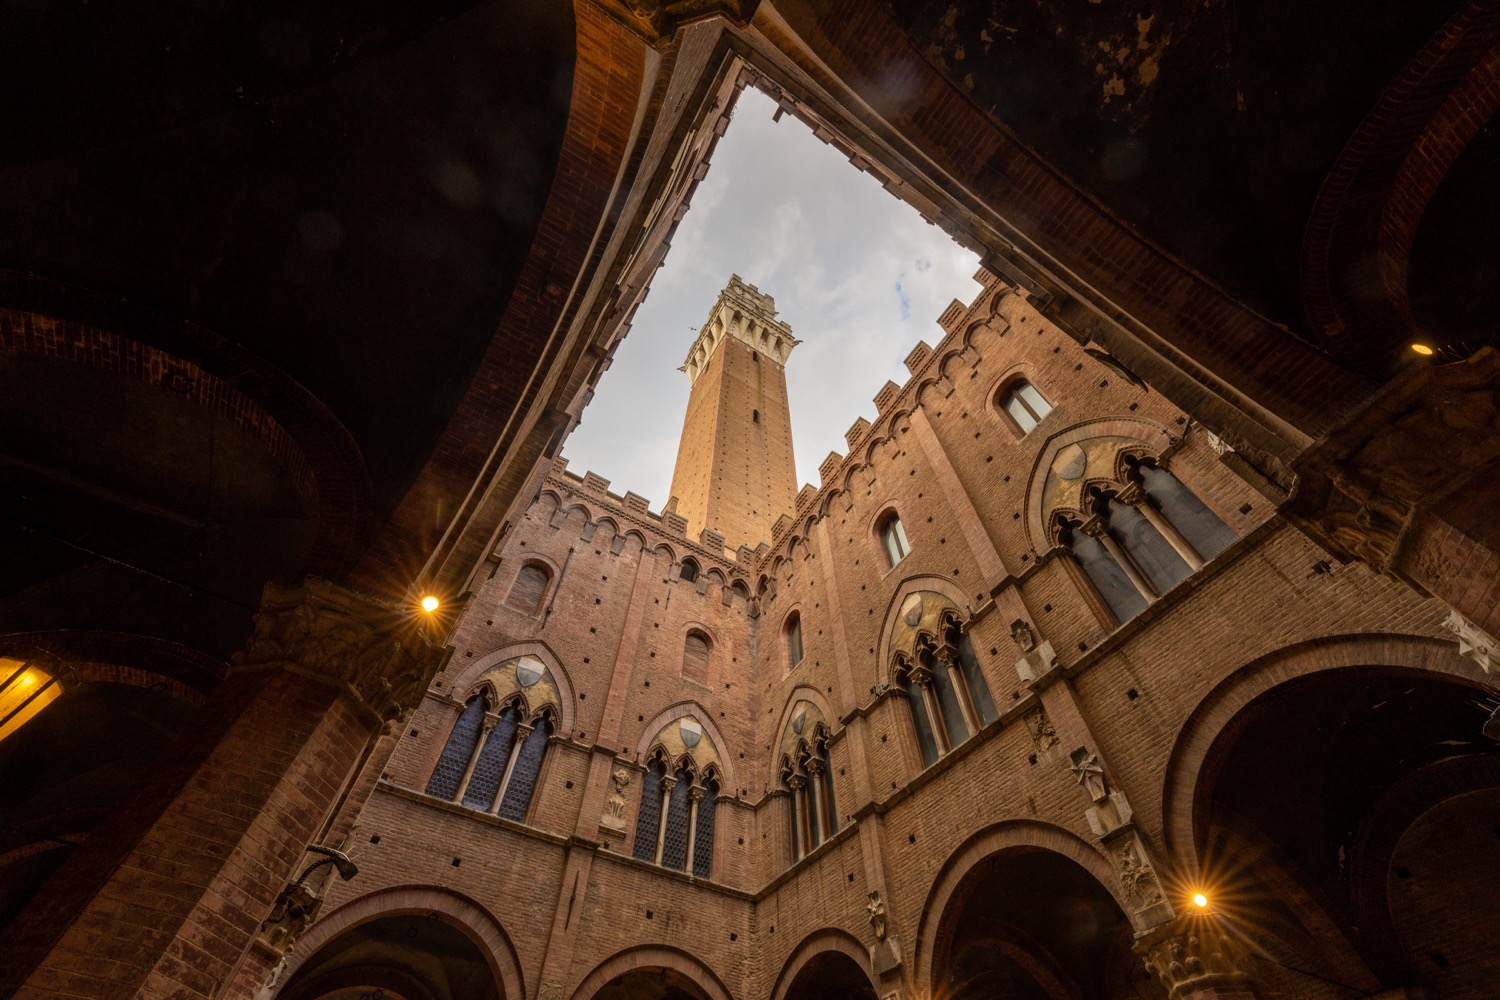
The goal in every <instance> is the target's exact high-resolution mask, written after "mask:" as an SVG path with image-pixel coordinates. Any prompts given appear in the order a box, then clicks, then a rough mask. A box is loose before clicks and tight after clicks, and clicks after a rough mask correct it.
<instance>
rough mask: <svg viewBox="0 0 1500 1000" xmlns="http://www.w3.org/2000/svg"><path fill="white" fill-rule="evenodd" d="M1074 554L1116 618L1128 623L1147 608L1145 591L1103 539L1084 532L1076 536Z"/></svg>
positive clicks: (1122, 622)
mask: <svg viewBox="0 0 1500 1000" xmlns="http://www.w3.org/2000/svg"><path fill="white" fill-rule="evenodd" d="M1073 557H1074V558H1075V559H1077V560H1078V565H1079V566H1080V567H1082V569H1083V571H1084V573H1085V574H1087V575H1088V578H1089V582H1090V583H1092V584H1093V585H1094V590H1096V591H1097V592H1098V594H1099V596H1100V597H1102V598H1104V603H1105V604H1107V605H1109V610H1110V611H1111V612H1112V613H1113V614H1114V616H1115V620H1116V621H1118V622H1120V624H1122V625H1123V624H1124V623H1125V622H1128V621H1130V619H1132V618H1134V617H1135V616H1136V615H1138V614H1140V613H1141V612H1142V611H1144V610H1146V598H1145V597H1143V596H1142V595H1141V592H1140V591H1139V590H1136V589H1135V585H1134V584H1133V583H1131V582H1130V578H1129V577H1127V576H1126V575H1125V571H1124V570H1122V569H1120V567H1119V564H1117V563H1116V562H1115V560H1114V558H1113V557H1112V556H1110V554H1109V551H1108V550H1107V549H1105V547H1104V546H1103V545H1102V544H1100V542H1099V539H1097V538H1091V537H1090V536H1088V535H1085V534H1084V533H1083V532H1081V531H1080V532H1078V533H1077V534H1075V535H1074V536H1073Z"/></svg>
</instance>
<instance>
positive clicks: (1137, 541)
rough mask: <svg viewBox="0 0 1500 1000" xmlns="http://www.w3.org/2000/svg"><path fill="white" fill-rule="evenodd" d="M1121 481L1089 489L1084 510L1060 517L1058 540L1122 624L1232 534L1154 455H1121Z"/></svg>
mask: <svg viewBox="0 0 1500 1000" xmlns="http://www.w3.org/2000/svg"><path fill="white" fill-rule="evenodd" d="M1126 469H1127V476H1128V481H1127V482H1126V484H1125V485H1124V486H1118V487H1117V486H1113V485H1101V486H1095V487H1093V488H1092V489H1091V490H1090V502H1089V505H1088V509H1087V516H1086V517H1083V518H1082V519H1079V518H1073V519H1059V522H1058V536H1057V537H1058V542H1059V543H1060V544H1062V545H1065V546H1067V547H1068V548H1069V549H1070V550H1072V553H1073V559H1074V561H1075V562H1076V563H1077V564H1078V566H1079V568H1080V569H1082V570H1083V573H1084V575H1085V576H1086V577H1087V578H1088V580H1089V582H1090V583H1091V584H1092V585H1093V588H1094V590H1095V592H1096V593H1097V594H1098V595H1099V597H1100V598H1102V599H1103V601H1104V603H1105V604H1106V605H1107V606H1108V607H1109V610H1110V612H1111V613H1112V614H1113V615H1114V617H1115V620H1116V621H1118V622H1120V623H1124V622H1127V621H1129V620H1130V619H1131V618H1134V617H1135V616H1136V615H1138V614H1140V612H1141V611H1143V610H1145V608H1146V606H1147V605H1148V604H1150V603H1151V602H1152V601H1154V600H1156V598H1157V597H1159V596H1160V595H1162V594H1164V593H1166V592H1167V591H1168V590H1170V589H1172V588H1173V587H1175V586H1176V585H1177V584H1179V583H1181V582H1182V581H1183V580H1185V579H1187V578H1188V577H1189V576H1191V575H1192V574H1193V573H1194V572H1196V571H1197V570H1199V569H1202V568H1203V565H1204V563H1205V562H1207V561H1208V560H1209V559H1212V558H1213V557H1214V556H1216V555H1218V554H1219V553H1220V552H1222V551H1224V549H1225V548H1227V547H1228V546H1229V544H1230V543H1231V542H1233V541H1234V540H1235V534H1234V532H1233V531H1232V530H1230V528H1229V526H1228V525H1226V524H1225V523H1224V522H1223V521H1221V520H1219V518H1218V517H1217V516H1216V515H1215V514H1214V513H1213V512H1212V511H1211V510H1209V509H1208V508H1207V507H1206V506H1204V504H1203V502H1202V501H1201V500H1199V499H1198V498H1197V497H1196V496H1194V495H1193V493H1192V491H1191V490H1189V489H1188V488H1187V487H1186V486H1184V485H1183V484H1182V483H1181V482H1180V481H1179V480H1178V479H1177V477H1176V476H1174V475H1172V474H1171V473H1170V472H1168V471H1166V470H1165V469H1161V468H1158V467H1157V465H1156V463H1155V461H1154V460H1152V459H1149V458H1148V459H1135V458H1129V459H1127V460H1126Z"/></svg>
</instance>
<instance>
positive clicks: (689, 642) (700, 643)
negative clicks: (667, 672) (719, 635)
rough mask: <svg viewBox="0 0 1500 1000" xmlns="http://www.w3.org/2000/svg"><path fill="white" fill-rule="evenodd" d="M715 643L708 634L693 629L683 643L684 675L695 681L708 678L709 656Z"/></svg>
mask: <svg viewBox="0 0 1500 1000" xmlns="http://www.w3.org/2000/svg"><path fill="white" fill-rule="evenodd" d="M713 649H714V644H713V640H711V639H710V638H709V637H708V636H707V635H706V634H704V633H703V632H700V631H699V630H698V629H693V630H692V631H691V632H689V633H688V634H687V639H686V640H685V641H684V642H683V644H682V676H684V677H686V678H688V679H689V680H694V681H706V680H707V679H708V658H709V656H710V655H711V654H712V653H713Z"/></svg>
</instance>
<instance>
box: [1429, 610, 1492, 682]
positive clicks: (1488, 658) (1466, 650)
mask: <svg viewBox="0 0 1500 1000" xmlns="http://www.w3.org/2000/svg"><path fill="white" fill-rule="evenodd" d="M1443 628H1445V629H1447V630H1448V631H1450V632H1452V633H1453V634H1454V635H1456V636H1457V637H1458V652H1459V654H1460V655H1462V656H1467V657H1468V658H1469V659H1471V660H1473V661H1474V662H1475V663H1477V664H1479V667H1480V669H1482V670H1483V671H1484V672H1485V673H1487V674H1493V673H1500V645H1497V644H1496V643H1495V640H1494V639H1492V638H1490V636H1489V634H1488V633H1486V632H1483V631H1481V630H1480V629H1479V628H1477V627H1476V626H1475V625H1474V624H1473V623H1471V622H1470V621H1469V620H1468V619H1467V618H1465V617H1464V616H1463V615H1461V614H1459V613H1458V612H1457V611H1452V612H1449V614H1448V617H1447V618H1446V619H1444V620H1443Z"/></svg>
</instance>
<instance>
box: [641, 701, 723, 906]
mask: <svg viewBox="0 0 1500 1000" xmlns="http://www.w3.org/2000/svg"><path fill="white" fill-rule="evenodd" d="M722 783H723V779H722V771H721V764H720V758H719V750H718V747H717V745H716V744H715V743H714V740H713V738H712V737H711V736H710V735H709V734H708V733H707V732H706V731H705V729H704V726H703V724H702V723H701V722H699V721H698V720H697V719H696V718H694V717H693V716H691V715H686V716H683V717H681V718H679V719H677V720H675V721H673V722H669V723H668V724H667V725H665V726H663V727H662V729H661V730H660V731H659V732H658V733H657V734H656V736H655V738H654V739H653V741H652V749H651V752H650V753H649V754H648V755H647V758H646V774H645V778H644V779H643V780H642V782H641V802H640V808H639V811H638V812H637V815H636V824H635V840H634V842H633V845H632V847H631V855H632V856H633V857H635V858H637V859H639V860H641V861H647V862H650V863H652V864H657V865H661V866H662V867H664V868H672V869H675V870H677V871H682V872H688V873H689V874H692V875H694V876H696V877H698V878H710V877H711V876H712V874H713V844H714V812H715V805H716V803H717V801H718V795H719V789H720V787H721V786H722Z"/></svg>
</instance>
